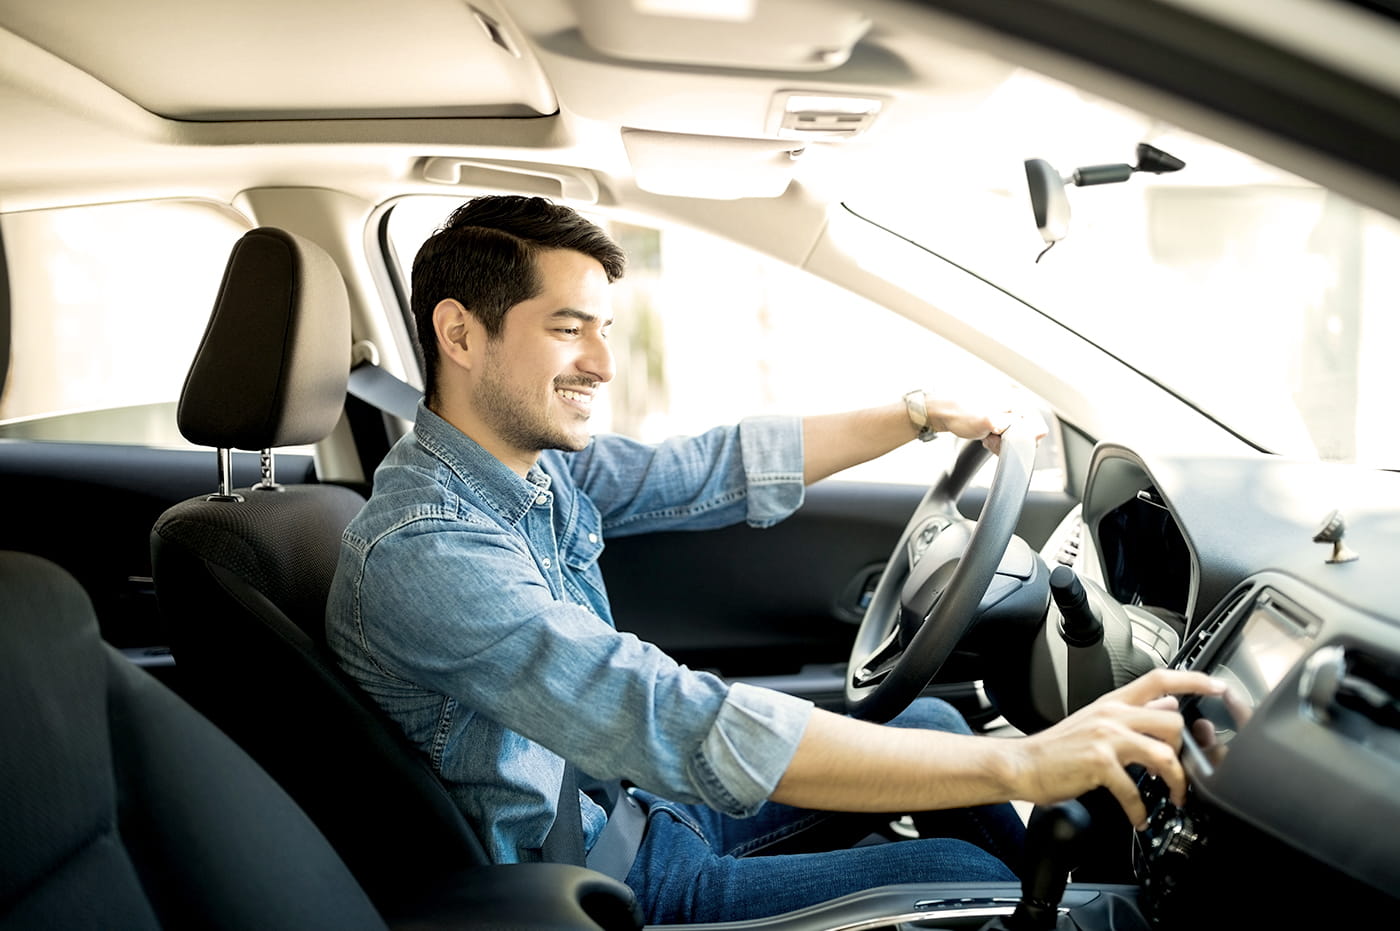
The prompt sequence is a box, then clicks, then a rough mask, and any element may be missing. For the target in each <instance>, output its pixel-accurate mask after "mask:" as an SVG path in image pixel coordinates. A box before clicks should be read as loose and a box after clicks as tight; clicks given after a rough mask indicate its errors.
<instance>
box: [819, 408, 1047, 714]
mask: <svg viewBox="0 0 1400 931" xmlns="http://www.w3.org/2000/svg"><path fill="white" fill-rule="evenodd" d="M1036 440H1037V438H1036V437H1035V436H1034V435H1033V434H1031V433H1030V431H1029V429H1027V428H1024V427H1021V426H1020V425H1017V426H1013V427H1012V428H1011V429H1010V430H1007V431H1006V433H1005V434H1003V435H1002V441H1001V455H1000V457H999V458H998V460H997V469H996V474H995V476H994V477H993V479H992V486H991V488H990V490H989V491H988V493H987V500H986V504H984V505H983V508H982V513H981V514H980V515H979V516H978V519H977V520H976V521H969V520H966V519H965V518H963V517H962V516H961V515H959V514H958V512H957V507H956V502H957V499H958V496H959V495H960V494H961V493H962V491H963V490H964V488H966V486H967V483H968V482H969V481H970V480H971V478H972V476H973V475H974V474H976V472H977V470H978V468H979V467H980V466H981V464H982V463H983V462H984V461H985V460H986V457H987V456H988V455H989V453H988V452H987V451H986V450H985V449H984V448H983V447H982V445H981V444H980V443H969V444H968V445H967V446H966V447H964V449H963V450H962V452H961V453H959V455H958V459H957V461H956V463H955V464H954V466H953V468H951V469H949V471H948V473H947V474H946V475H944V476H943V477H942V478H941V479H940V480H939V482H938V483H937V484H936V485H935V486H934V487H933V488H931V489H930V490H929V491H928V493H927V494H925V495H924V498H923V500H922V501H921V502H920V504H919V506H918V508H916V509H915V511H914V514H913V516H911V518H910V520H909V523H908V525H907V526H906V527H905V529H904V532H903V533H902V534H901V535H900V538H899V542H898V543H897V544H896V545H895V549H894V551H893V552H892V553H891V554H890V558H889V560H888V562H887V565H888V567H889V568H887V569H886V571H885V574H884V575H883V576H882V577H881V579H880V582H879V584H878V585H877V586H876V588H875V593H874V595H873V596H872V597H871V600H870V604H869V606H868V607H867V608H866V612H865V617H864V619H863V620H862V621H861V625H860V630H859V631H858V632H857V634H856V640H855V644H854V645H853V647H852V650H851V660H850V663H849V665H848V667H847V677H846V709H847V711H848V712H849V713H850V714H851V715H852V716H854V717H857V718H864V719H866V720H874V721H887V720H889V719H890V718H892V717H894V716H895V715H896V714H898V713H899V712H900V711H903V710H904V709H905V708H906V707H907V706H908V705H909V703H910V702H911V701H913V700H914V698H916V697H917V696H918V694H919V692H921V691H922V690H923V689H924V687H925V686H926V685H928V683H929V682H930V681H931V680H932V679H933V677H934V675H936V674H937V672H938V670H939V668H940V667H941V666H942V665H943V663H944V661H946V660H947V658H948V656H949V655H950V654H951V653H952V651H953V648H954V647H955V646H956V645H957V643H958V641H959V640H961V639H962V637H963V635H964V634H966V633H967V631H968V630H969V629H970V628H971V627H972V625H973V623H974V622H975V621H976V619H977V616H978V606H979V604H980V603H981V602H982V599H983V596H984V595H985V594H986V592H987V588H988V586H989V585H990V583H991V581H992V579H993V577H994V576H995V575H996V572H997V568H998V566H999V565H1000V563H1001V561H1002V557H1003V555H1004V554H1005V552H1006V550H1007V547H1008V545H1009V544H1010V542H1011V539H1012V537H1013V535H1014V533H1015V528H1016V523H1017V521H1018V520H1019V519H1020V516H1021V507H1022V505H1023V503H1024V501H1025V497H1026V492H1027V490H1028V489H1029V487H1030V474H1031V465H1032V463H1033V461H1034V459H1035V447H1036Z"/></svg>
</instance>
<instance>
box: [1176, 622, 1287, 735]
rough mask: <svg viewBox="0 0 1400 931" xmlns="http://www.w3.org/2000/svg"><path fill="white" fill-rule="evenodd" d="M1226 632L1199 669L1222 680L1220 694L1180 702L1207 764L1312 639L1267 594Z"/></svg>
mask: <svg viewBox="0 0 1400 931" xmlns="http://www.w3.org/2000/svg"><path fill="white" fill-rule="evenodd" d="M1225 635H1226V636H1228V637H1229V639H1228V640H1227V641H1226V642H1225V644H1224V646H1222V647H1221V648H1220V650H1219V651H1218V652H1217V653H1216V654H1215V655H1214V656H1213V657H1211V658H1210V660H1209V661H1208V662H1207V663H1206V665H1205V666H1204V667H1203V668H1204V670H1205V671H1206V672H1208V673H1210V674H1211V675H1212V676H1215V677H1216V678H1218V679H1223V680H1224V681H1225V682H1226V684H1227V686H1228V688H1227V689H1226V692H1225V694H1224V695H1223V696H1220V697H1205V696H1200V697H1193V698H1192V699H1190V700H1189V701H1187V702H1185V703H1183V705H1182V713H1183V715H1184V716H1185V718H1186V728H1187V732H1188V733H1189V734H1190V736H1191V738H1192V739H1193V740H1194V741H1195V743H1196V744H1197V746H1198V747H1199V748H1200V749H1201V751H1202V752H1203V753H1204V754H1205V755H1206V758H1207V759H1208V760H1210V761H1211V762H1217V761H1218V760H1219V759H1220V758H1221V757H1223V756H1224V754H1225V750H1226V747H1227V745H1228V744H1229V742H1230V741H1231V740H1232V739H1234V737H1235V735H1236V734H1237V733H1238V732H1239V729H1240V728H1241V727H1243V726H1244V724H1245V722H1246V721H1248V720H1249V719H1250V717H1251V716H1252V715H1253V714H1254V709H1255V708H1257V707H1259V703H1260V702H1262V701H1263V700H1264V698H1265V696H1267V695H1268V694H1269V693H1270V692H1272V691H1273V690H1274V687H1275V686H1277V685H1278V684H1279V681H1280V680H1281V679H1283V677H1284V675H1286V674H1287V672H1288V671H1289V670H1290V669H1292V668H1293V666H1294V664H1296V663H1297V662H1298V660H1299V659H1301V658H1302V656H1303V654H1304V653H1305V652H1306V651H1307V649H1308V647H1309V646H1310V645H1311V644H1312V642H1313V639H1314V635H1313V634H1312V633H1310V632H1309V629H1308V627H1307V625H1305V624H1304V623H1303V622H1302V621H1301V620H1299V619H1295V618H1294V617H1293V616H1291V615H1290V613H1286V612H1285V611H1283V610H1281V609H1280V608H1279V606H1278V605H1277V603H1276V602H1275V600H1274V599H1272V598H1270V597H1268V596H1267V595H1265V596H1262V597H1260V598H1258V599H1256V600H1255V602H1254V604H1253V606H1252V607H1251V608H1250V609H1249V614H1248V615H1247V616H1246V617H1245V618H1244V621H1243V622H1242V623H1240V624H1239V625H1238V626H1236V627H1235V629H1234V630H1233V631H1226V632H1225Z"/></svg>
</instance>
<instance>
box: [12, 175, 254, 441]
mask: <svg viewBox="0 0 1400 931" xmlns="http://www.w3.org/2000/svg"><path fill="white" fill-rule="evenodd" d="M247 229H248V223H247V222H246V221H245V220H244V219H243V218H241V217H239V216H238V215H237V214H235V213H233V212H232V211H231V210H229V209H228V208H227V207H220V206H218V205H215V204H211V203H203V202H195V201H151V202H139V203H125V204H112V205H103V206H95V207H93V206H88V207H70V208H64V209H59V210H37V211H31V212H26V213H15V214H7V215H5V216H4V217H0V232H3V235H4V243H5V253H6V258H7V260H8V261H7V264H8V270H9V278H10V289H11V313H10V327H11V330H10V367H9V372H8V376H7V378H6V381H5V385H4V390H3V392H0V437H4V438H23V439H35V440H60V441H77V442H89V443H92V442H96V443H124V444H136V445H146V446H173V447H185V446H188V445H189V444H188V443H186V442H185V440H184V438H183V437H181V436H180V433H179V430H178V429H177V427H176V424H175V406H176V403H177V401H178V399H179V395H180V387H181V385H182V384H183V382H184V378H185V373H186V371H187V370H188V368H189V364H190V360H191V359H193V358H194V353H195V350H196V348H197V347H198V345H199V339H200V337H201V336H202V335H203V333H204V327H205V324H206V323H207V321H208V319H209V311H210V309H211V308H212V307H213V306H214V297H215V295H216V294H217V293H218V290H219V282H220V280H221V279H222V277H223V268H224V264H225V263H226V262H227V260H228V255H229V251H230V250H231V249H232V248H233V243H234V241H235V240H236V239H237V238H238V237H239V236H240V235H242V234H243V233H244V232H245V231H247Z"/></svg>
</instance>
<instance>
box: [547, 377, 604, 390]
mask: <svg viewBox="0 0 1400 931" xmlns="http://www.w3.org/2000/svg"><path fill="white" fill-rule="evenodd" d="M599 384H600V382H599V381H598V380H597V379H594V378H588V377H586V376H583V375H560V376H559V377H558V378H556V379H554V387H556V388H587V389H588V390H589V391H592V390H593V389H594V388H597V387H598V385H599Z"/></svg>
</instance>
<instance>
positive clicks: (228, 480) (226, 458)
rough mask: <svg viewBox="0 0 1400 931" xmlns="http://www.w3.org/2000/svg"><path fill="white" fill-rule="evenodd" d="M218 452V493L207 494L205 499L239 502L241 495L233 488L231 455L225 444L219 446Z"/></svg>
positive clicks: (241, 498)
mask: <svg viewBox="0 0 1400 931" xmlns="http://www.w3.org/2000/svg"><path fill="white" fill-rule="evenodd" d="M218 453H219V491H218V494H213V495H209V496H208V497H206V498H205V499H204V500H205V501H230V502H241V501H242V500H243V496H242V495H240V494H236V493H235V492H234V490H233V456H232V455H231V450H230V449H229V448H228V447H227V446H220V447H219V449H218Z"/></svg>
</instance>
